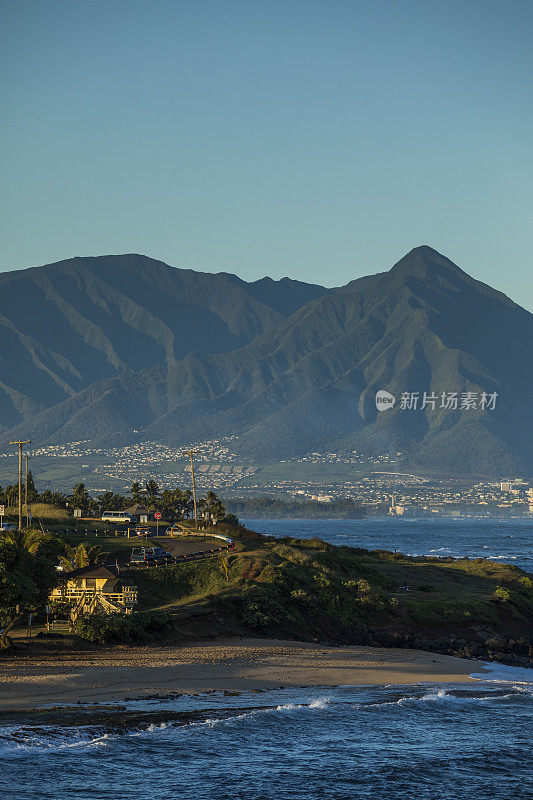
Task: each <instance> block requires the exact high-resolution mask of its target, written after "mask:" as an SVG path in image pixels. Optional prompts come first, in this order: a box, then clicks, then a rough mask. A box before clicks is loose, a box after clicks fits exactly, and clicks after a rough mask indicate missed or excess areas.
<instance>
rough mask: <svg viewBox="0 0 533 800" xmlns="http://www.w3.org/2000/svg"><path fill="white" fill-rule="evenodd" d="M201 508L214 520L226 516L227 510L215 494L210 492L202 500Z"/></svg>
mask: <svg viewBox="0 0 533 800" xmlns="http://www.w3.org/2000/svg"><path fill="white" fill-rule="evenodd" d="M200 508H201V509H202V511H204V512H206V513H207V514H208V515H209V516H210V517H211V518H212V519H215V520H217V521H218V520H219V519H222V517H224V516H225V514H226V509H225V508H224V506H223V505H222V501H221V500H220V498H219V497H217V495H216V494H215V493H214V492H208V493H207V494H206V496H205V497H202V499H201V500H200Z"/></svg>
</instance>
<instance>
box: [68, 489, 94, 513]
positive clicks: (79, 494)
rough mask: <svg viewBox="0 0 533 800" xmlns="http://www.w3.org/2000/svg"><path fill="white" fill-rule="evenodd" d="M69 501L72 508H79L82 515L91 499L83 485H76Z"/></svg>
mask: <svg viewBox="0 0 533 800" xmlns="http://www.w3.org/2000/svg"><path fill="white" fill-rule="evenodd" d="M70 500H71V502H72V505H73V507H74V508H81V510H82V511H83V513H85V512H86V511H87V509H88V507H89V503H90V500H91V498H90V497H89V493H88V492H87V490H86V489H85V484H84V483H78V484H76V486H75V487H74V490H73V493H72V495H71V497H70Z"/></svg>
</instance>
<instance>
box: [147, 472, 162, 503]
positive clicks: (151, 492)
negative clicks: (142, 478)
mask: <svg viewBox="0 0 533 800" xmlns="http://www.w3.org/2000/svg"><path fill="white" fill-rule="evenodd" d="M144 488H145V490H146V494H147V495H148V502H149V503H150V504H151V505H152V504H153V503H154V502H155V500H156V497H157V496H158V494H159V485H158V483H157V481H154V479H153V478H150V480H149V481H146V483H145V484H144Z"/></svg>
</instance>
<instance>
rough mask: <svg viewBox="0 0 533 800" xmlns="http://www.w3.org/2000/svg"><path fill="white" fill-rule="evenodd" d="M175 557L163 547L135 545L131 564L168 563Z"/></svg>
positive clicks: (150, 565)
mask: <svg viewBox="0 0 533 800" xmlns="http://www.w3.org/2000/svg"><path fill="white" fill-rule="evenodd" d="M172 560H173V558H172V556H171V554H170V553H168V552H167V551H166V550H163V548H162V547H134V548H133V550H132V551H131V556H130V565H131V566H132V567H134V566H140V565H142V566H148V567H153V566H156V565H157V564H168V563H169V562H170V561H172Z"/></svg>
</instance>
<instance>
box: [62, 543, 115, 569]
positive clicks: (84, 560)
mask: <svg viewBox="0 0 533 800" xmlns="http://www.w3.org/2000/svg"><path fill="white" fill-rule="evenodd" d="M108 555H109V554H108V553H104V552H103V551H102V548H101V547H100V545H99V544H96V545H94V547H86V545H84V544H83V543H82V544H79V545H78V546H77V547H71V546H70V545H68V544H65V545H64V555H60V556H59V560H60V562H61V564H62V566H63V568H64V569H65V570H66V571H67V572H71V571H72V570H73V569H82V568H83V567H93V566H96V565H97V564H101V563H102V562H103V561H104V559H105V558H106V557H107V556H108Z"/></svg>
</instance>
